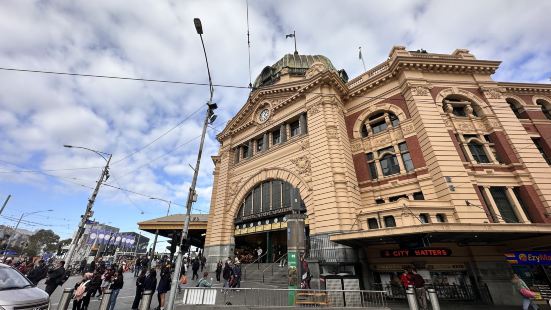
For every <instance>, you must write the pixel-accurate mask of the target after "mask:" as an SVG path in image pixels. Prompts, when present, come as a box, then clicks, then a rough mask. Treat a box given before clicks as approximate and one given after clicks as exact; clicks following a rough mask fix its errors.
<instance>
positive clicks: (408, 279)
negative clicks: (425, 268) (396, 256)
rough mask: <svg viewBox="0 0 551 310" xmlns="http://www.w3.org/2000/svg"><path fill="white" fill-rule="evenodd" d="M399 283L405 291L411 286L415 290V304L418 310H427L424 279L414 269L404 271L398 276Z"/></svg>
mask: <svg viewBox="0 0 551 310" xmlns="http://www.w3.org/2000/svg"><path fill="white" fill-rule="evenodd" d="M400 282H401V283H402V286H404V288H405V289H408V287H410V286H412V287H413V288H414V289H415V296H416V297H417V304H418V306H419V309H420V310H428V303H427V292H426V290H425V279H423V277H422V276H421V275H420V274H419V273H418V272H417V270H416V269H404V270H403V271H402V274H401V275H400Z"/></svg>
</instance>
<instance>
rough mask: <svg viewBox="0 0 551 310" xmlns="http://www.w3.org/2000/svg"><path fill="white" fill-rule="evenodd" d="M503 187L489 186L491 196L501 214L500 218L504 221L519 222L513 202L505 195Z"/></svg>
mask: <svg viewBox="0 0 551 310" xmlns="http://www.w3.org/2000/svg"><path fill="white" fill-rule="evenodd" d="M506 190H507V189H506V188H505V187H490V193H491V194H492V198H493V199H494V202H495V204H496V206H497V209H498V210H499V213H500V214H501V218H502V220H503V221H505V222H506V223H519V220H518V217H517V215H516V213H515V211H514V209H513V208H514V207H513V204H512V203H511V202H510V201H509V198H508V197H507V194H506V192H505V191H506Z"/></svg>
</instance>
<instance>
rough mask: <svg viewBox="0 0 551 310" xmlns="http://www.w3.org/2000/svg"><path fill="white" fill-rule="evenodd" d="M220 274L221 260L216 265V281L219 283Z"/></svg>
mask: <svg viewBox="0 0 551 310" xmlns="http://www.w3.org/2000/svg"><path fill="white" fill-rule="evenodd" d="M221 273H222V260H219V261H218V263H217V264H216V281H218V282H220V274H221Z"/></svg>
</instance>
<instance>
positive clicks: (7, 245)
mask: <svg viewBox="0 0 551 310" xmlns="http://www.w3.org/2000/svg"><path fill="white" fill-rule="evenodd" d="M51 211H52V210H40V211H35V212H30V213H21V216H20V217H19V220H18V221H17V224H15V228H14V229H13V235H10V237H9V238H8V241H6V246H5V247H4V255H5V254H6V251H7V250H8V248H9V246H10V241H11V237H12V236H15V234H17V228H19V224H21V221H22V220H23V217H25V216H27V215H31V214H36V213H41V212H51Z"/></svg>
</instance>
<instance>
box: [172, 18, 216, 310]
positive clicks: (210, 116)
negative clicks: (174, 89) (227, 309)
mask: <svg viewBox="0 0 551 310" xmlns="http://www.w3.org/2000/svg"><path fill="white" fill-rule="evenodd" d="M193 23H194V24H195V30H197V34H199V37H200V38H201V45H202V46H203V52H204V54H205V61H206V63H207V72H208V76H209V90H210V99H209V102H207V113H206V117H205V121H204V123H203V132H202V133H201V143H200V144H199V151H198V153H197V162H196V163H195V169H194V172H193V179H192V181H191V187H190V188H189V193H188V196H187V203H186V216H185V217H184V228H183V230H182V235H181V237H180V244H179V247H178V256H177V258H176V266H175V269H174V273H173V274H172V283H171V285H170V294H169V296H168V301H167V304H166V308H165V309H167V310H173V309H174V300H175V299H176V291H177V288H178V279H179V278H180V271H181V269H182V260H183V258H184V252H185V251H186V250H187V247H188V246H189V242H188V240H187V239H188V232H189V222H190V214H191V205H192V204H193V202H195V201H196V194H195V185H196V184H197V176H198V174H199V165H200V164H201V155H202V154H203V144H204V143H205V135H206V133H207V126H208V125H209V123H212V122H214V120H215V119H216V115H215V114H214V110H215V109H217V108H218V106H217V105H216V103H213V102H212V95H213V93H214V88H213V86H212V79H211V76H210V69H209V61H208V59H207V50H206V49H205V43H204V42H203V27H202V25H201V20H200V19H199V18H195V19H193ZM184 243H185V245H184Z"/></svg>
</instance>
